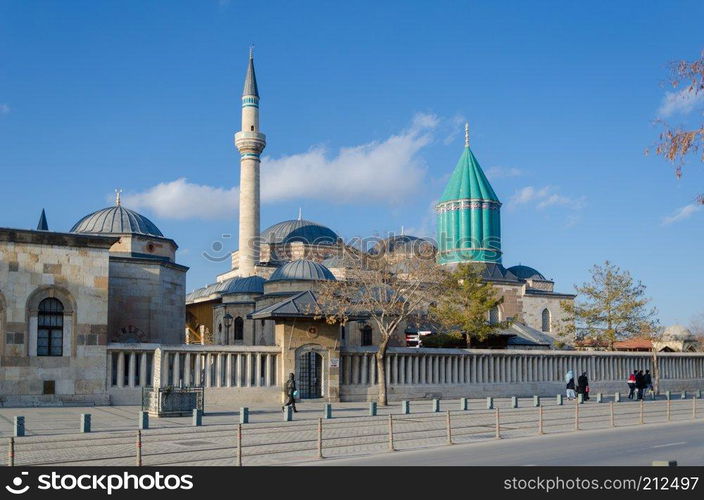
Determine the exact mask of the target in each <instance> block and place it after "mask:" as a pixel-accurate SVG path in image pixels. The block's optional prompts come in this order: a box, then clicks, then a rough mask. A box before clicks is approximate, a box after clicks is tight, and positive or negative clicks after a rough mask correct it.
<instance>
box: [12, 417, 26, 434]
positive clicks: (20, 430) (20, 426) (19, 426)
mask: <svg viewBox="0 0 704 500" xmlns="http://www.w3.org/2000/svg"><path fill="white" fill-rule="evenodd" d="M14 434H15V437H22V436H24V417H21V416H16V417H15V426H14Z"/></svg>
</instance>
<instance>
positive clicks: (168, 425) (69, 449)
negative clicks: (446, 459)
mask: <svg viewBox="0 0 704 500" xmlns="http://www.w3.org/2000/svg"><path fill="white" fill-rule="evenodd" d="M541 402H542V405H543V409H542V419H543V426H542V431H543V433H545V434H554V433H565V432H575V420H576V414H577V408H576V407H577V405H576V404H575V403H574V402H568V401H565V404H564V405H563V406H557V405H556V404H555V398H543V399H542V401H541ZM532 404H533V402H532V399H530V398H522V399H520V400H519V407H518V408H511V402H510V400H509V399H500V400H496V401H495V406H496V407H498V408H499V409H500V411H499V415H500V434H501V437H502V438H504V439H507V438H513V437H524V436H532V435H537V434H538V432H539V431H540V426H539V419H540V409H539V408H535V407H533V406H532ZM298 406H299V412H298V413H296V414H294V421H292V422H283V418H282V415H281V411H280V408H279V407H275V408H271V407H269V408H250V423H248V424H245V425H243V426H242V428H243V439H242V442H243V459H242V460H243V464H244V465H276V464H285V463H295V462H300V461H307V460H310V459H311V458H316V457H317V456H318V451H317V446H318V432H317V430H318V419H319V418H320V417H322V416H323V411H322V408H323V405H322V403H302V404H300V405H298ZM669 406H670V410H669V420H670V421H673V422H674V421H680V422H681V421H684V420H691V419H692V418H693V417H694V415H695V408H696V417H697V418H698V419H699V418H701V417H702V416H704V404H703V403H702V402H701V401H700V400H693V399H687V400H679V399H677V400H672V401H671V402H670V405H669ZM667 407H668V404H667V402H666V401H664V400H658V401H646V402H645V403H644V404H643V414H642V415H643V417H642V420H643V423H644V424H651V423H665V422H667V421H668V409H667ZM469 408H470V409H469V410H468V411H461V410H460V409H459V402H458V400H451V401H441V403H440V409H441V412H440V413H433V412H432V403H431V402H430V401H412V402H411V414H410V415H402V414H401V405H400V403H392V404H391V405H390V406H388V407H379V408H378V416H376V417H371V416H368V411H369V410H368V404H366V403H335V404H333V418H332V419H329V420H323V454H324V455H325V456H327V457H332V456H360V455H367V454H373V453H381V452H386V451H388V450H389V418H388V415H390V414H391V415H393V416H394V417H393V433H394V447H395V448H396V449H400V450H404V449H415V448H423V447H434V446H442V445H446V444H447V440H448V437H447V410H451V411H450V419H451V428H452V440H453V443H466V442H476V441H481V440H488V439H495V438H496V411H495V410H487V409H486V400H483V399H482V400H470V401H469ZM613 408H614V418H613V422H614V425H615V426H616V427H624V426H633V425H639V424H640V421H641V405H640V404H639V403H637V402H634V401H629V400H626V401H622V402H620V403H615V404H614V405H613ZM138 411H139V408H138V407H134V406H103V407H90V408H4V409H0V457H2V458H3V459H4V458H5V457H7V447H8V442H9V439H8V438H9V436H11V433H12V420H13V418H12V417H14V416H15V415H23V416H25V419H26V430H27V436H26V437H20V438H16V439H15V464H16V465H134V464H135V463H136V458H135V456H136V453H135V452H136V434H137V433H136V429H137V415H138ZM81 413H91V415H92V421H93V432H91V433H89V434H79V433H78V428H79V415H80V414H81ZM237 422H239V409H235V408H225V407H216V406H210V407H207V406H206V415H205V416H204V418H203V426H201V427H193V426H192V425H191V418H190V417H180V418H162V419H157V418H151V419H150V429H148V430H145V431H143V432H142V438H143V447H142V454H143V464H144V465H187V464H193V465H230V466H231V465H235V463H236V428H237V426H236V424H237ZM610 427H611V413H610V405H609V404H608V402H605V403H601V404H599V403H596V402H595V401H593V400H592V401H589V402H587V403H585V404H582V405H579V430H594V429H609V428H610Z"/></svg>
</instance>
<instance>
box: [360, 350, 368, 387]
mask: <svg viewBox="0 0 704 500" xmlns="http://www.w3.org/2000/svg"><path fill="white" fill-rule="evenodd" d="M368 376H369V356H367V355H366V354H362V379H361V380H360V381H359V383H360V384H362V385H367V384H368Z"/></svg>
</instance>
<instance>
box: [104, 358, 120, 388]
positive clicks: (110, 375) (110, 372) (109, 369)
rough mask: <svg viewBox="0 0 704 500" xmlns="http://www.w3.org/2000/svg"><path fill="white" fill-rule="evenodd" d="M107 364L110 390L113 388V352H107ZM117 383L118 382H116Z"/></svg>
mask: <svg viewBox="0 0 704 500" xmlns="http://www.w3.org/2000/svg"><path fill="white" fill-rule="evenodd" d="M106 357H107V359H106V362H107V365H108V366H107V369H108V379H107V387H108V388H110V387H112V361H113V358H114V354H113V352H112V351H106ZM115 382H117V381H115Z"/></svg>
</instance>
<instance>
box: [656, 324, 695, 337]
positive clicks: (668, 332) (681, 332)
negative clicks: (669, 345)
mask: <svg viewBox="0 0 704 500" xmlns="http://www.w3.org/2000/svg"><path fill="white" fill-rule="evenodd" d="M662 336H663V339H666V340H687V339H689V338H691V337H692V332H690V331H689V329H688V328H687V327H686V326H682V325H671V326H668V327H666V328H665V329H664V330H663V332H662Z"/></svg>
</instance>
